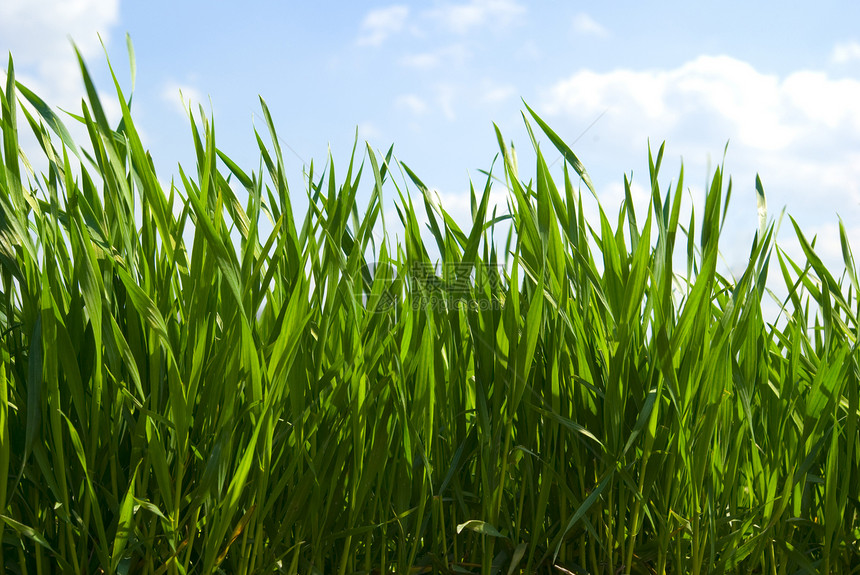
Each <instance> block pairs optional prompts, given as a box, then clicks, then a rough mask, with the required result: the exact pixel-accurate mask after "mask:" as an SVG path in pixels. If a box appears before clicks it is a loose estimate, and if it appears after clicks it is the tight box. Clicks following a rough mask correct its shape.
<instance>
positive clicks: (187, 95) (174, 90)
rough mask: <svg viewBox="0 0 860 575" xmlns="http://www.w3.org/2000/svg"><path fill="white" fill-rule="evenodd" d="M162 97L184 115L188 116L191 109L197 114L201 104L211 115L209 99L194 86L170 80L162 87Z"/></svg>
mask: <svg viewBox="0 0 860 575" xmlns="http://www.w3.org/2000/svg"><path fill="white" fill-rule="evenodd" d="M161 99H162V100H163V101H165V102H167V103H168V104H170V105H171V106H172V107H173V109H174V111H176V112H177V113H178V114H181V115H182V116H186V115H187V113H188V110H189V109H190V110H191V112H192V113H194V114H195V115H196V114H197V110H198V109H199V107H200V106H201V105H202V106H203V109H204V110H205V111H206V114H207V115H209V110H208V108H209V102H208V100H207V99H206V98H204V97H203V94H201V93H200V90H198V89H197V88H195V87H194V86H191V85H188V84H180V83H179V82H174V81H169V82H167V83H166V84H165V85H164V87H163V88H162V89H161Z"/></svg>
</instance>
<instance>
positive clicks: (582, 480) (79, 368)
mask: <svg viewBox="0 0 860 575" xmlns="http://www.w3.org/2000/svg"><path fill="white" fill-rule="evenodd" d="M130 54H133V53H132V52H131V51H130ZM131 61H132V77H134V63H133V62H134V58H133V57H132V59H131ZM81 70H82V74H83V79H84V83H85V86H86V91H87V95H88V97H87V99H86V101H85V102H84V103H83V106H82V108H81V110H80V113H79V115H77V116H67V115H63V117H62V119H61V118H60V117H59V116H58V115H56V114H55V112H53V111H52V109H51V108H50V107H49V106H48V105H47V104H46V103H45V102H43V101H42V100H41V99H40V98H39V97H38V96H37V95H36V94H34V93H32V92H31V91H29V90H28V89H27V88H26V87H24V86H22V85H20V84H16V82H15V75H14V68H13V63H12V60H11V58H10V60H9V64H8V68H7V83H6V86H5V90H4V91H3V96H2V136H3V147H2V161H1V162H0V285H1V286H2V289H0V518H2V521H0V540H2V553H0V572H4V573H16V574H23V573H28V574H38V575H41V574H46V573H78V574H90V573H121V574H126V573H146V574H159V575H160V574H171V575H173V574H180V573H181V574H186V573H187V574H191V573H195V574H198V573H206V574H208V573H231V574H232V573H237V574H250V573H338V574H347V573H350V574H351V573H365V574H371V573H373V574H383V573H403V574H406V573H411V574H418V573H431V572H432V573H476V574H477V573H481V574H484V575H487V574H490V573H503V574H508V575H510V574H512V573H557V574H567V573H603V574H607V575H614V574H620V573H638V574H645V573H660V574H662V573H693V574H699V573H767V574H793V573H844V574H848V573H857V572H860V559H858V557H860V542H858V537H860V516H858V509H860V499H858V496H860V493H858V491H860V469H858V457H860V454H858V447H860V443H858V408H860V404H858V401H860V399H858V392H860V381H858V375H860V371H858V353H857V337H858V330H860V324H858V314H860V303H858V290H860V286H858V278H857V273H856V267H855V263H854V260H853V257H852V255H851V250H850V247H849V245H848V243H847V240H846V239H845V238H846V235H845V232H844V229H842V228H841V231H842V239H843V246H842V247H843V253H844V259H845V268H844V269H842V270H828V269H827V268H825V266H824V265H823V264H822V262H821V261H820V259H819V258H818V257H817V256H816V254H815V250H814V246H813V244H814V241H813V240H812V239H810V238H806V237H805V236H804V234H803V232H802V230H801V229H800V228H798V227H797V226H796V225H795V234H796V236H797V238H798V240H799V241H800V244H801V246H802V249H803V253H804V254H805V257H804V258H803V260H801V261H795V260H796V258H795V259H792V258H790V257H789V256H788V255H787V254H786V253H785V252H784V251H783V250H782V249H780V247H779V246H778V245H776V243H775V241H774V222H773V221H772V220H768V219H767V217H766V210H765V209H764V207H765V204H764V191H763V186H762V185H761V183H760V182H758V183H757V189H758V191H759V202H760V206H761V208H762V209H761V210H760V217H761V221H760V224H761V226H760V230H759V233H758V234H757V235H756V238H755V240H754V242H753V244H752V245H751V246H749V264H748V267H747V268H746V269H745V270H742V273H741V274H739V277H738V278H729V277H725V276H724V275H723V274H721V273H720V271H719V269H720V268H719V266H718V258H719V239H720V233H721V230H722V227H723V223H724V217H725V213H726V207H727V205H728V202H729V197H730V195H731V184H730V181H729V180H728V177H727V176H726V175H725V174H724V170H723V168H722V167H720V168H718V169H717V170H716V171H715V173H714V174H712V177H711V185H710V188H709V190H707V195H706V199H705V202H704V209H703V210H699V212H700V213H695V212H694V213H693V215H692V216H691V217H690V219H689V221H687V220H686V218H685V221H680V220H681V216H680V215H681V213H682V198H683V197H684V196H685V195H686V188H685V184H684V174H683V171H682V172H681V173H680V174H679V175H677V177H676V178H675V179H674V182H673V183H672V184H670V185H669V186H664V185H661V184H660V179H661V177H660V176H659V171H660V165H661V160H662V154H663V150H662V148H661V149H660V150H659V151H657V152H656V153H653V154H649V164H650V169H651V173H650V187H651V203H650V206H649V208H648V210H647V212H645V213H642V212H640V213H635V211H634V208H633V203H632V201H631V199H630V187H629V185H627V201H626V202H625V203H624V204H623V206H622V207H621V210H620V212H619V213H618V214H617V215H616V214H607V213H605V212H604V211H603V210H602V209H601V210H600V217H599V221H586V219H585V217H584V209H583V194H585V195H586V196H588V195H590V194H592V193H595V190H593V189H592V185H591V183H590V180H589V178H588V176H587V174H586V172H585V169H584V167H583V166H582V165H581V164H580V162H579V160H578V159H577V158H576V156H575V155H574V153H573V151H571V150H570V149H569V148H568V147H567V145H566V144H565V143H564V142H563V141H562V140H561V138H559V137H558V136H557V135H556V134H555V133H554V132H553V131H552V130H551V128H550V127H549V126H547V125H546V124H545V123H544V122H543V121H542V120H541V119H540V118H539V117H538V115H537V114H535V113H534V112H533V111H532V110H531V109H527V112H526V114H524V120H525V122H526V124H527V126H528V127H529V133H530V134H531V135H532V144H533V145H534V146H535V153H536V157H537V161H536V165H535V166H534V169H533V170H530V171H529V173H528V176H526V177H525V178H524V177H523V175H522V173H521V172H520V168H519V167H518V166H517V162H516V158H515V155H514V154H513V153H512V149H511V148H510V147H509V146H507V145H506V144H505V141H504V138H503V136H502V134H501V133H500V132H498V130H497V135H498V141H499V147H500V156H499V160H498V165H497V167H496V170H495V172H494V174H495V175H494V176H492V177H487V179H486V180H485V181H481V182H477V184H476V185H477V187H473V188H472V192H471V214H470V215H469V216H468V218H467V219H468V221H469V222H470V224H469V225H468V226H464V227H460V226H459V225H458V224H457V222H456V221H455V218H453V217H452V216H451V214H449V213H448V212H446V211H445V209H444V207H443V206H440V205H439V204H438V203H437V202H436V200H435V199H434V196H433V195H432V194H431V193H430V191H429V190H428V189H427V188H426V187H425V186H424V185H423V184H422V183H421V180H420V179H419V177H418V176H417V175H415V174H414V173H412V171H410V170H409V168H408V167H407V165H406V164H404V163H402V162H398V161H396V160H395V159H394V157H393V154H392V152H391V150H389V151H388V153H386V154H379V153H377V152H374V151H373V150H372V149H370V147H367V149H366V150H361V149H358V150H356V151H355V152H354V153H353V156H352V158H351V159H350V160H349V163H348V164H347V165H346V169H345V170H343V169H342V168H341V169H340V171H338V172H336V171H335V162H334V161H333V160H332V159H331V158H330V159H329V160H328V161H327V162H326V163H325V168H324V169H323V170H322V171H321V172H316V171H314V170H313V168H311V169H310V170H309V173H307V176H306V180H305V182H304V184H303V185H302V186H300V187H298V188H297V187H295V184H296V183H295V182H293V183H292V184H293V187H292V188H290V187H289V185H288V182H287V179H286V176H285V168H284V163H283V160H282V156H281V150H280V147H279V144H278V141H279V140H278V137H277V135H276V133H275V127H274V125H273V123H272V121H271V117H270V115H269V112H268V109H267V108H266V105H265V103H264V102H263V101H262V100H261V105H262V111H263V116H264V118H265V119H266V126H265V127H266V128H267V129H268V133H267V134H257V141H258V142H259V150H260V157H261V163H260V166H261V167H262V170H261V171H259V170H258V171H246V170H244V169H243V168H240V167H239V166H237V165H236V164H235V163H234V162H233V161H232V160H230V158H229V157H227V156H226V155H225V154H223V153H222V152H221V151H220V150H219V148H218V146H217V145H216V141H215V131H214V128H213V123H212V121H211V120H207V119H206V118H205V117H204V116H203V114H202V111H201V114H199V115H195V116H194V118H193V119H192V121H191V123H190V125H189V127H190V133H191V141H192V143H193V146H194V148H195V150H196V156H197V165H196V166H195V167H193V168H189V167H187V166H186V167H185V169H184V170H183V171H182V172H181V174H180V177H179V178H178V181H175V182H173V183H172V184H169V185H164V184H163V183H162V180H161V179H159V177H157V175H156V173H155V171H154V168H153V162H152V161H151V159H150V156H149V153H148V152H147V151H146V150H145V149H144V148H143V145H142V144H141V140H140V137H139V134H138V132H137V130H136V128H135V125H134V122H133V119H132V115H131V111H130V109H129V106H130V104H129V103H130V102H131V97H130V95H128V94H125V93H123V91H122V89H121V87H120V85H119V83H117V84H116V97H117V99H118V102H119V104H120V105H121V108H122V121H121V122H120V123H119V125H118V126H112V125H110V124H109V123H108V120H107V118H106V114H105V112H104V109H103V107H102V105H101V104H100V102H99V100H98V97H97V95H96V90H95V87H94V86H93V83H92V80H91V78H90V76H89V74H88V72H87V69H86V66H85V65H84V62H83V60H82V59H81ZM24 104H26V106H25V105H24ZM70 122H73V123H80V124H81V125H82V126H83V127H85V128H86V130H87V132H88V135H89V140H88V141H86V142H84V141H77V142H75V141H73V140H72V137H71V136H70V135H69V132H68V131H67V130H66V128H65V127H64V123H70ZM19 128H21V129H29V130H32V132H33V133H34V134H35V135H36V138H37V140H38V142H39V144H40V146H41V153H42V154H43V156H44V157H43V158H41V159H39V162H38V165H41V164H44V165H45V166H47V167H46V168H45V170H44V172H42V173H38V174H36V173H33V172H32V171H31V169H30V168H29V166H30V164H29V163H27V162H26V161H24V158H23V156H22V155H21V153H20V150H19V139H18V132H17V130H18V129H19ZM539 138H540V139H541V141H542V142H543V148H538V146H537V142H538V139H539ZM267 142H269V143H267ZM548 147H550V148H551V149H553V153H554V154H555V153H556V150H557V152H560V153H561V154H562V155H563V156H564V160H565V162H564V164H565V167H564V171H563V173H561V172H559V175H558V176H556V177H554V176H553V175H552V174H551V173H550V170H549V168H548V166H547V163H546V162H545V160H544V156H543V152H545V151H546V150H547V149H548ZM34 163H35V162H34ZM625 183H626V182H625ZM360 185H361V186H363V188H362V189H368V190H370V191H369V196H368V200H367V201H366V202H362V203H361V205H359V203H358V202H357V196H358V195H359V194H358V191H359V187H360ZM494 185H495V186H497V187H498V186H506V188H507V190H508V194H509V202H508V205H507V208H506V209H504V210H501V209H500V210H493V209H492V208H491V207H490V201H489V197H490V190H491V188H492V187H493V186H494ZM595 195H596V193H595ZM297 197H301V198H306V199H307V202H308V206H309V207H308V209H307V211H306V213H303V214H300V213H297V212H296V211H294V209H293V201H294V198H297ZM392 197H393V198H394V200H395V203H396V206H397V215H398V216H399V220H400V222H399V224H398V225H400V226H402V229H403V238H402V240H401V241H400V242H398V243H393V242H392V241H391V239H390V237H389V236H388V235H387V233H384V232H385V229H386V228H385V222H384V220H383V214H384V211H383V208H384V207H386V206H387V205H390V204H389V202H391V198H392ZM416 204H417V207H416ZM422 211H423V212H425V213H424V215H421V216H420V217H419V212H422ZM420 220H421V221H426V225H425V226H422V225H421V224H419V221H420ZM263 229H265V230H266V231H265V232H263V231H262V230H263ZM508 229H511V230H512V232H513V233H511V234H507V230H508ZM380 230H382V232H383V234H384V236H383V237H384V239H383V240H382V241H378V239H377V238H376V237H375V235H374V232H379V231H380ZM497 232H498V233H497ZM430 254H438V261H435V260H436V259H437V258H436V257H435V256H434V257H433V258H432V259H431V255H430ZM771 268H773V271H775V272H777V273H776V274H772V276H773V277H776V278H781V282H777V283H781V284H782V285H779V286H778V288H779V289H780V290H782V291H786V292H787V293H788V294H789V295H788V297H787V298H786V299H785V300H784V302H780V304H782V303H784V304H785V309H784V311H783V321H780V322H777V323H768V322H766V321H765V320H764V319H763V315H762V301H763V300H764V299H766V298H770V297H771V295H770V291H769V288H772V289H774V290H776V288H777V286H768V284H767V282H768V275H769V271H770V270H771Z"/></svg>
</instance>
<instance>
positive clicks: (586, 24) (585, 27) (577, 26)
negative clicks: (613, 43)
mask: <svg viewBox="0 0 860 575" xmlns="http://www.w3.org/2000/svg"><path fill="white" fill-rule="evenodd" d="M573 29H574V31H576V32H579V33H580V34H583V35H585V36H596V37H598V38H605V37H606V36H608V35H609V31H608V30H607V29H606V28H604V27H603V26H602V25H601V24H600V23H598V22H597V21H596V20H595V19H594V18H592V17H591V16H589V15H588V14H586V13H585V12H580V13H579V14H577V15H576V16H574V17H573Z"/></svg>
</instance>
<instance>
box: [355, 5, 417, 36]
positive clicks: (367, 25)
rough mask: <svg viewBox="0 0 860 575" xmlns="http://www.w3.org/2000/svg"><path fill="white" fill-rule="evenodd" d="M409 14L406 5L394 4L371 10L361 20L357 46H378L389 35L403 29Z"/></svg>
mask: <svg viewBox="0 0 860 575" xmlns="http://www.w3.org/2000/svg"><path fill="white" fill-rule="evenodd" d="M408 16H409V8H408V7H407V6H401V5H395V6H389V7H388V8H379V9H377V10H371V11H370V12H368V13H367V15H366V16H365V17H364V20H363V21H362V22H361V35H360V36H359V38H358V45H359V46H380V45H382V43H383V42H385V40H387V39H388V37H389V36H391V35H393V34H397V33H398V32H400V31H401V30H403V27H404V25H405V24H406V18H407V17H408Z"/></svg>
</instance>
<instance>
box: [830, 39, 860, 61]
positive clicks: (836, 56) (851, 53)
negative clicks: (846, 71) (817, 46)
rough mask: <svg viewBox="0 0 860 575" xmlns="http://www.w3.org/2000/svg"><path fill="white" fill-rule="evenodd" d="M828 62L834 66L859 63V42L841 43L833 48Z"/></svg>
mask: <svg viewBox="0 0 860 575" xmlns="http://www.w3.org/2000/svg"><path fill="white" fill-rule="evenodd" d="M830 60H831V61H832V62H834V63H836V64H844V63H846V62H855V61H860V42H857V41H852V42H842V43H841V44H837V45H836V46H834V47H833V52H831V54H830Z"/></svg>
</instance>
